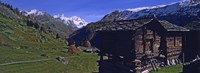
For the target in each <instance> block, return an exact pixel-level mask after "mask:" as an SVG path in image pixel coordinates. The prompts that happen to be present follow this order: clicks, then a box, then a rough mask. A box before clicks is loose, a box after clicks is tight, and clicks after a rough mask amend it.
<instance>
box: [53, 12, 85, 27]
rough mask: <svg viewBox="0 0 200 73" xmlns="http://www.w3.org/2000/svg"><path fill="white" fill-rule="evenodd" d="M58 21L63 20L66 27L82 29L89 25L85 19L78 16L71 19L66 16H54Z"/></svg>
mask: <svg viewBox="0 0 200 73" xmlns="http://www.w3.org/2000/svg"><path fill="white" fill-rule="evenodd" d="M53 17H54V18H56V19H60V20H62V21H63V22H64V23H65V24H66V25H72V27H75V28H82V27H84V26H86V25H87V24H88V22H86V21H85V20H84V19H81V18H80V17H78V16H72V17H70V18H68V17H66V16H65V15H64V14H59V15H54V16H53Z"/></svg>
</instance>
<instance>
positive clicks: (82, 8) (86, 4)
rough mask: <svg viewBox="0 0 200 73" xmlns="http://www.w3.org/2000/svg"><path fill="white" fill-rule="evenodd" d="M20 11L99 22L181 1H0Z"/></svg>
mask: <svg viewBox="0 0 200 73" xmlns="http://www.w3.org/2000/svg"><path fill="white" fill-rule="evenodd" d="M1 1H3V2H5V3H8V4H11V5H13V6H14V7H17V8H19V9H20V10H32V9H37V10H40V11H43V12H48V13H50V14H51V15H56V14H62V13H63V14H65V16H67V17H71V16H79V17H81V18H83V19H85V20H86V21H88V22H95V21H98V20H100V19H101V18H102V17H103V16H104V15H106V14H108V13H110V12H112V11H114V10H124V9H128V8H136V7H144V6H155V5H162V4H169V3H172V2H177V1H182V0H1Z"/></svg>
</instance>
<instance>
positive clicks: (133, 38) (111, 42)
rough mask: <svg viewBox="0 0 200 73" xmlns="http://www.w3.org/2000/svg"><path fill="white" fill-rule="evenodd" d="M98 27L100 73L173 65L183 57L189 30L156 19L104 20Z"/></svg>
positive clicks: (132, 72)
mask: <svg viewBox="0 0 200 73" xmlns="http://www.w3.org/2000/svg"><path fill="white" fill-rule="evenodd" d="M102 25H103V27H101V28H99V29H98V30H96V32H97V33H96V35H95V37H94V38H95V39H96V40H98V42H96V44H95V46H96V47H97V48H98V49H99V50H100V52H99V56H100V60H99V61H98V62H99V73H141V71H142V70H146V69H150V68H153V69H156V68H157V66H158V65H163V66H164V65H173V64H175V63H177V62H178V59H179V58H180V57H181V50H182V48H184V47H185V46H184V45H185V43H184V41H185V40H184V39H185V33H186V32H188V31H189V30H188V29H186V28H183V27H180V26H177V25H174V24H171V23H169V22H167V21H160V20H157V19H142V20H123V21H113V22H102Z"/></svg>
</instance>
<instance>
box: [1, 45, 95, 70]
mask: <svg viewBox="0 0 200 73" xmlns="http://www.w3.org/2000/svg"><path fill="white" fill-rule="evenodd" d="M0 52H1V53H0V64H2V63H9V62H16V61H30V60H37V59H47V58H48V59H50V60H48V61H41V62H31V63H21V64H11V65H5V66H1V65H0V73H92V72H93V71H97V70H98V68H97V63H96V60H97V59H98V56H97V55H95V54H87V53H80V54H79V55H77V56H72V55H70V54H67V49H64V48H63V49H55V50H49V49H45V50H44V49H43V50H41V49H31V48H30V49H14V48H8V47H0ZM8 54H9V55H8ZM42 54H45V55H47V56H48V57H44V56H41V55H42ZM58 56H64V57H67V59H68V61H69V63H68V64H62V63H61V62H59V61H58V60H56V58H57V57H58Z"/></svg>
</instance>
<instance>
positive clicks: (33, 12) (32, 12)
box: [25, 9, 44, 16]
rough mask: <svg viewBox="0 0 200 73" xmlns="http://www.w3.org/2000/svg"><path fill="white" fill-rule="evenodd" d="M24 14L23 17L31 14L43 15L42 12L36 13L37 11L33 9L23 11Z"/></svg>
mask: <svg viewBox="0 0 200 73" xmlns="http://www.w3.org/2000/svg"><path fill="white" fill-rule="evenodd" d="M25 12H26V14H25V16H28V15H32V14H34V15H37V16H38V15H44V13H43V12H42V11H38V10H37V9H33V10H30V11H25Z"/></svg>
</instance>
